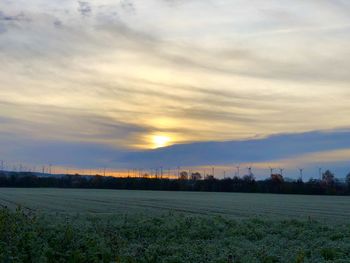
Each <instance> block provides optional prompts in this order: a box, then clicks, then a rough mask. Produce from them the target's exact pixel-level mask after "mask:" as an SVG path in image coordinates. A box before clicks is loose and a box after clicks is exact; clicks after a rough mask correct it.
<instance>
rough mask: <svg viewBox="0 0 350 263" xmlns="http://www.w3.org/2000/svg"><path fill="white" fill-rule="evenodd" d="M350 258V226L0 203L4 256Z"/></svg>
mask: <svg viewBox="0 0 350 263" xmlns="http://www.w3.org/2000/svg"><path fill="white" fill-rule="evenodd" d="M230 256H232V258H233V259H234V262H266V263H267V262H286V263H288V262H291V263H295V262H349V260H350V227H349V226H342V225H337V226H336V227H335V226H331V225H325V224H321V223H319V222H317V221H313V220H306V221H297V220H280V221H268V220H260V219H256V218H255V219H254V218H252V219H249V220H238V221H237V220H234V219H228V218H224V217H218V216H216V217H202V216H189V215H185V214H179V213H175V214H174V213H167V214H163V215H161V216H157V217H152V216H150V215H145V214H139V215H132V216H130V215H124V216H106V215H103V216H98V215H90V216H88V215H78V214H76V215H70V216H69V217H66V216H64V215H59V214H57V215H43V214H41V215H40V214H39V215H38V214H33V213H26V212H24V211H23V210H22V209H17V211H16V212H12V211H10V210H9V209H2V210H0V261H1V262H84V263H85V262H129V263H132V262H135V263H136V262H137V263H139V262H189V263H190V262H228V258H229V257H230Z"/></svg>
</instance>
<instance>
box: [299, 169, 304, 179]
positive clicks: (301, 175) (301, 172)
mask: <svg viewBox="0 0 350 263" xmlns="http://www.w3.org/2000/svg"><path fill="white" fill-rule="evenodd" d="M303 172H304V168H299V173H300V179H301V180H303Z"/></svg>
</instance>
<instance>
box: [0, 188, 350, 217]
mask: <svg viewBox="0 0 350 263" xmlns="http://www.w3.org/2000/svg"><path fill="white" fill-rule="evenodd" d="M0 203H1V205H3V206H4V205H5V206H8V207H16V206H17V205H21V206H22V207H23V208H27V209H30V210H34V211H39V212H44V213H51V212H59V213H70V214H72V213H73V214H74V213H92V214H116V215H118V214H132V213H147V214H148V213H149V212H152V213H153V214H159V213H164V212H169V211H171V212H180V213H185V214H191V215H209V216H213V215H220V216H227V217H230V218H248V217H258V218H259V217H261V218H264V219H288V218H294V219H308V218H309V217H311V219H317V220H318V221H326V222H332V223H335V222H336V223H347V222H348V218H349V217H350V198H349V197H343V196H303V195H272V194H243V193H242V194H241V193H207V192H205V193H203V192H161V191H123V190H82V189H48V188H45V189H22V188H16V189H11V188H2V189H0Z"/></svg>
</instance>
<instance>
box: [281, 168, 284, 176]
mask: <svg viewBox="0 0 350 263" xmlns="http://www.w3.org/2000/svg"><path fill="white" fill-rule="evenodd" d="M283 171H284V168H280V175H282V176H283Z"/></svg>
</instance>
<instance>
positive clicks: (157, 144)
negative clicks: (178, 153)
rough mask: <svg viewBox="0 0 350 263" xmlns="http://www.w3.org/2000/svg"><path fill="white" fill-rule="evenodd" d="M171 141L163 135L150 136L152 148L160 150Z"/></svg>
mask: <svg viewBox="0 0 350 263" xmlns="http://www.w3.org/2000/svg"><path fill="white" fill-rule="evenodd" d="M170 141H171V139H170V137H168V136H165V135H153V136H152V144H153V148H161V147H165V146H168V145H169V143H170Z"/></svg>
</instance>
